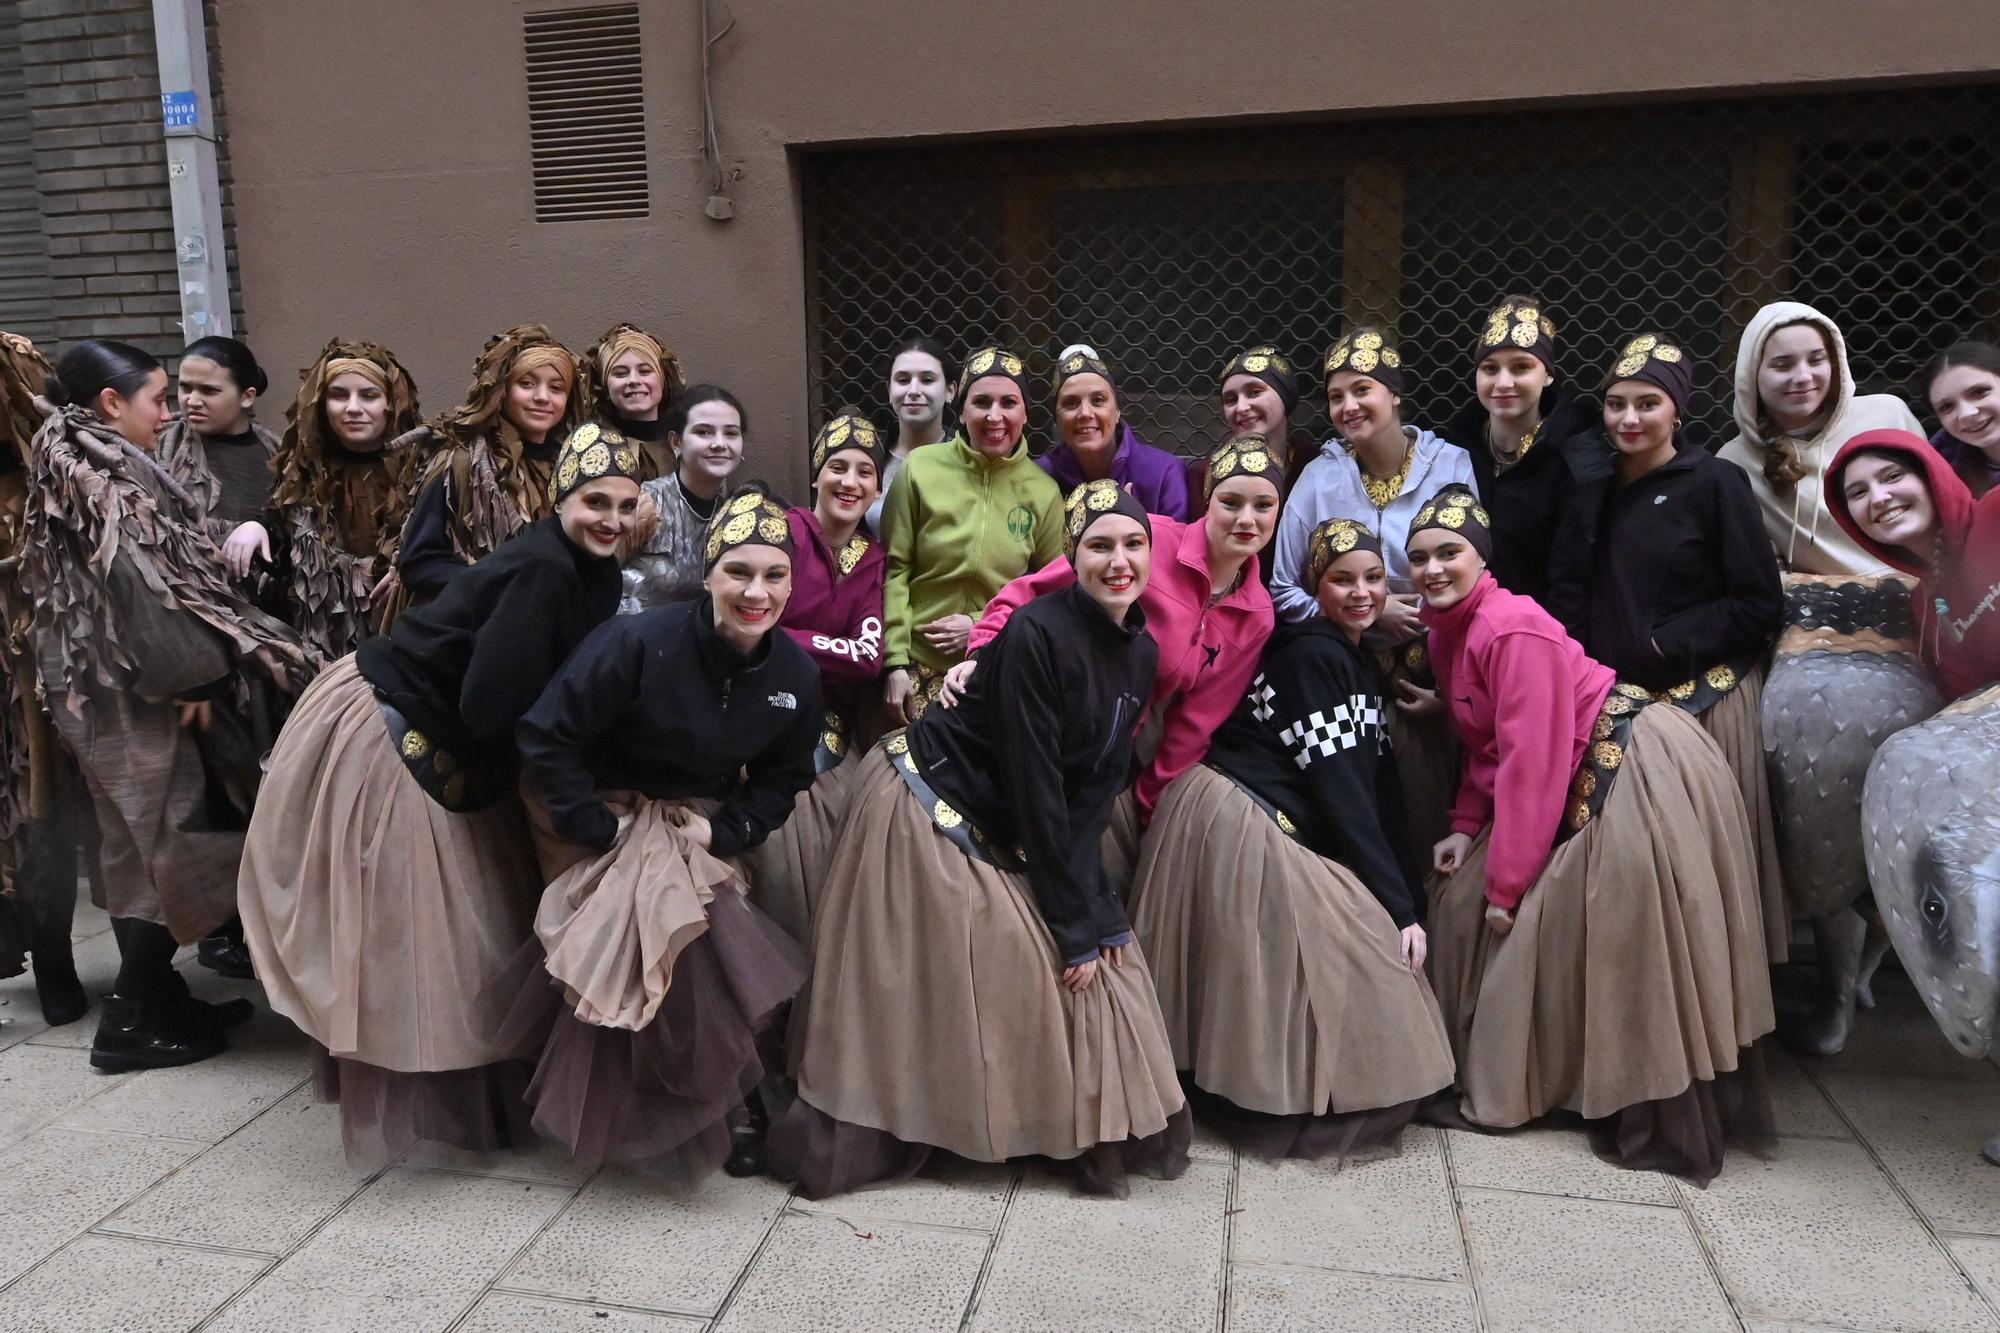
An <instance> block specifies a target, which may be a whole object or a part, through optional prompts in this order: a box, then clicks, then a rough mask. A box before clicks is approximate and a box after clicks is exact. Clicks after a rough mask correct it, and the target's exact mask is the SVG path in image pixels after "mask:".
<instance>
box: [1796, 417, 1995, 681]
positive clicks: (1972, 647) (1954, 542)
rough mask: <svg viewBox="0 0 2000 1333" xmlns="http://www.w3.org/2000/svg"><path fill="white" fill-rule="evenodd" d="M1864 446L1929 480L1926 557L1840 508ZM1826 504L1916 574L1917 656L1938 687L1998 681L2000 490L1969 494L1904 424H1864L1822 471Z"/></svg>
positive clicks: (1860, 536) (1875, 549) (1877, 550)
mask: <svg viewBox="0 0 2000 1333" xmlns="http://www.w3.org/2000/svg"><path fill="white" fill-rule="evenodd" d="M1863 450H1874V451H1877V452H1883V453H1895V454H1900V455H1902V456H1903V457H1904V458H1905V459H1907V460H1908V461H1909V467H1910V470H1911V471H1912V472H1915V473H1917V474H1918V475H1919V476H1921V477H1923V478H1924V480H1925V481H1926V482H1927V483H1928V484H1929V486H1930V492H1931V503H1932V504H1933V505H1935V506H1936V508H1937V517H1938V540H1937V548H1936V552H1935V554H1934V555H1932V556H1931V557H1930V558H1928V559H1922V558H1919V557H1918V556H1917V555H1915V554H1913V553H1911V552H1910V551H1908V550H1905V549H1904V548H1903V547H1900V546H1884V545H1882V544H1881V543H1880V542H1877V541H1876V540H1874V539H1873V538H1872V537H1870V536H1868V534H1866V533H1865V532H1863V531H1862V530H1861V525H1860V524H1858V523H1856V522H1855V521H1854V516H1853V515H1852V514H1849V513H1848V512H1847V497H1846V496H1845V495H1843V494H1842V493H1841V492H1842V482H1843V479H1844V478H1845V477H1846V475H1847V464H1848V460H1850V459H1852V458H1853V457H1854V455H1856V454H1858V453H1860V452H1862V451H1863ZM1826 507H1827V510H1828V511H1829V512H1830V513H1832V515H1833V517H1834V520H1835V521H1836V522H1838V523H1839V524H1840V526H1841V527H1842V529H1844V530H1845V531H1846V532H1847V535H1848V536H1850V537H1852V538H1854V540H1855V541H1857V542H1859V543H1860V544H1861V546H1862V547H1863V548H1864V549H1865V550H1867V551H1868V552H1869V553H1871V554H1872V555H1874V556H1875V557H1876V558H1877V559H1879V560H1881V561H1882V562H1883V563H1884V564H1887V565H1889V566H1891V567H1892V568H1895V569H1899V570H1901V571H1902V572H1903V573H1905V574H1913V575H1915V576H1916V577H1917V578H1918V579H1920V580H1921V583H1920V585H1919V586H1918V588H1917V590H1916V591H1915V592H1914V593H1912V594H1911V597H1910V608H1911V615H1912V618H1913V619H1914V620H1915V621H1916V626H1917V642H1918V645H1919V651H1920V652H1921V653H1922V655H1923V660H1924V661H1925V662H1928V663H1932V664H1934V665H1935V666H1936V667H1937V674H1938V680H1939V682H1940V683H1941V684H1942V685H1943V686H1944V692H1945V693H1946V694H1947V695H1949V696H1950V697H1952V698H1954V699H1956V698H1958V697H1959V696H1960V695H1963V694H1967V693H1970V692H1971V691H1973V690H1976V689H1980V688H1983V687H1984V686H1987V685H1991V684H1993V683H1994V682H1995V681H2000V489H1996V490H1992V491H1988V492H1987V493H1986V495H1985V497H1984V498H1983V499H1979V500H1974V499H1973V498H1972V492H1971V491H1969V490H1967V489H1966V486H1965V483H1964V482H1963V481H1962V480H1960V479H1959V476H1958V474H1957V473H1955V472H1953V471H1952V470H1951V464H1949V463H1947V462H1946V461H1945V460H1944V459H1943V458H1942V457H1941V456H1940V455H1939V454H1938V452H1937V451H1936V450H1935V449H1932V448H1931V447H1930V445H1929V444H1928V443H1927V442H1926V441H1925V440H1924V439H1923V438H1922V437H1921V436H1917V435H1912V434H1911V433H1910V432H1909V431H1906V430H1870V431H1863V432H1862V433H1861V434H1859V435H1857V436H1855V437H1854V438H1853V439H1851V440H1849V441H1848V442H1847V443H1846V444H1844V445H1842V446H1841V447H1840V452H1839V453H1837V454H1835V455H1834V456H1833V464H1832V466H1830V467H1829V468H1827V470H1826Z"/></svg>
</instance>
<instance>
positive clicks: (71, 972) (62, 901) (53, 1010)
mask: <svg viewBox="0 0 2000 1333" xmlns="http://www.w3.org/2000/svg"><path fill="white" fill-rule="evenodd" d="M15 856H16V863H15V869H14V883H15V895H16V898H17V900H18V901H19V903H20V906H21V916H22V919H23V922H24V924H25V925H26V926H27V929H28V960H29V962H30V963H31V964H33V966H34V969H35V999H36V1000H37V1001H38V1002H40V1004H41V1007H42V1020H43V1021H44V1022H46V1023H47V1024H48V1025H49V1026H50V1027H52V1028H59V1027H61V1026H63V1025H64V1024H65V1023H74V1022H76V1020H77V1019H79V1018H82V1017H83V1016H84V1014H85V1013H86V1012H87V1011H88V1010H89V1008H90V996H89V995H88V994H87V993H85V991H84V989H83V982H82V981H80V980H78V978H77V975H76V958H75V955H74V953H73V951H72V946H71V944H70V938H69V931H70V923H71V921H72V920H73V919H74V917H75V914H76V848H75V846H74V845H73V844H72V843H71V842H69V841H67V840H65V839H64V838H62V837H61V836H60V835H59V834H58V832H57V830H56V829H55V828H54V826H53V825H51V824H49V823H48V822H46V821H29V822H27V823H24V824H22V825H21V827H20V828H19V829H18V830H16V834H15Z"/></svg>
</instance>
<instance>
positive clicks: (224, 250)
mask: <svg viewBox="0 0 2000 1333" xmlns="http://www.w3.org/2000/svg"><path fill="white" fill-rule="evenodd" d="M153 42H154V47H155V49H156V52H157V59H158V61H159V68H160V120H161V123H162V124H163V126H164V127H165V129H166V136H167V185H168V188H169V191H170V192H171V194H172V196H173V207H174V260H175V267H176V272H177V274H178V285H179V287H180V297H181V331H182V333H183V334H185V335H186V337H187V340H188V341H189V342H193V341H194V340H195V339H197V338H203V337H207V336H208V335H209V334H212V333H216V334H222V335H224V336H225V337H226V336H228V335H229V334H231V333H233V332H234V328H233V326H232V324H231V321H230V318H229V250H228V246H227V243H226V242H225V240H224V239H223V233H222V182H221V178H220V177H219V176H218V175H217V172H216V166H215V128H216V127H215V108H214V106H213V104H212V103H211V102H210V101H209V93H208V38H207V32H206V30H205V28H204V27H203V25H202V20H201V0H153Z"/></svg>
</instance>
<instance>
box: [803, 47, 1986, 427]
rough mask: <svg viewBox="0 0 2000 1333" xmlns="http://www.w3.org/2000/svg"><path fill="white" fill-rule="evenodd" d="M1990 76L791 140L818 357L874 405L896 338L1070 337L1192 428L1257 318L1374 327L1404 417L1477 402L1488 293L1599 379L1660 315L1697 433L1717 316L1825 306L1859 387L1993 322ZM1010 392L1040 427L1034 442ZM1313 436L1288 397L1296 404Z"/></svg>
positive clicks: (1725, 379) (1731, 319)
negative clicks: (1527, 107) (1383, 340)
mask: <svg viewBox="0 0 2000 1333" xmlns="http://www.w3.org/2000/svg"><path fill="white" fill-rule="evenodd" d="M1996 168H2000V98H1996V96H1995V94H1994V90H1993V89H1992V88H1989V87H1979V88H1958V89H1945V90H1929V91H1921V92H1914V91H1913V92H1899V93H1893V94H1891V93H1879V94H1878V93H1870V94H1865V95H1862V94H1845V95H1839V96H1815V97H1793V98H1784V99H1765V100H1756V101H1741V102H1728V103H1711V104H1703V105H1696V106H1677V107H1664V106H1662V107H1628V108H1615V109H1590V110H1574V111H1537V112H1513V113H1506V114H1494V115H1482V116H1466V117H1458V116H1454V117H1435V118H1426V119H1418V120H1405V121H1345V122H1341V123H1338V124H1324V125H1318V126H1309V127H1291V128H1280V129H1265V128H1260V129H1242V130H1231V131H1201V132H1186V133H1165V134H1151V135H1146V136H1125V137H1118V138H1099V139H1057V140H1040V141H1035V142H1029V143H1020V142H1016V143H1009V144H993V145H983V144H982V145H975V146H954V147H945V148H918V149H891V150H839V151H829V152H823V153H813V154H809V155H808V156H807V157H806V158H805V159H804V162H803V169H804V186H805V218H806V248H807V253H806V262H807V326H808V333H809V352H808V355H809V358H810V365H809V384H810V393H811V400H810V401H811V406H812V410H813V416H814V420H815V421H816V422H817V421H819V420H823V419H824V418H825V417H826V416H828V415H829V414H830V413H831V412H832V411H833V410H834V409H835V408H836V407H837V406H839V405H840V404H843V403H851V404H854V405H857V406H860V407H862V408H863V409H865V410H867V411H868V412H870V413H871V414H873V415H875V416H876V417H877V418H878V419H880V420H882V421H883V422H884V423H885V424H887V422H888V416H887V410H886V408H885V407H884V405H883V401H882V399H883V392H884V389H883V384H884V380H885V378H886V375H887V370H888V349H889V348H890V347H891V346H892V345H893V344H894V343H895V342H896V341H898V340H899V339H901V338H902V337H904V336H906V335H908V334H910V333H929V334H931V335H933V336H936V337H939V338H940V339H941V340H942V341H944V343H945V344H946V345H947V346H949V347H952V348H953V349H955V350H957V349H963V348H966V347H969V346H972V345H975V344H977V343H979V342H981V341H984V340H986V339H988V338H992V339H995V340H997V341H1000V342H1002V343H1004V344H1006V345H1008V346H1011V347H1013V348H1015V349H1016V350H1018V351H1020V352H1021V353H1022V354H1023V355H1025V356H1026V357H1027V360H1028V366H1029V370H1030V371H1031V372H1032V373H1033V374H1034V375H1036V376H1037V377H1039V378H1040V379H1041V382H1042V383H1043V384H1044V385H1046V384H1047V375H1048V371H1049V365H1050V363H1051V362H1052V361H1053V360H1054V358H1055V356H1056V354H1057V352H1058V351H1059V350H1060V349H1061V348H1062V347H1063V346H1064V345H1065V344H1067V343H1070V342H1087V343H1090V344H1092V345H1093V346H1095V347H1096V348H1097V349H1098V351H1099V352H1100V353H1102V354H1103V355H1104V356H1105V357H1106V358H1107V359H1109V361H1110V362H1111V365H1112V367H1113V370H1114V373H1115V374H1116V375H1117V378H1118V387H1119V396H1120V399H1121V401H1122V405H1123V409H1124V412H1125V415H1126V417H1127V419H1128V420H1130V421H1131V423H1132V425H1133V428H1134V429H1135V430H1137V431H1138V432H1139V433H1140V435H1142V436H1143V437H1145V438H1147V439H1148V440H1150V441H1152V442H1153V443H1155V444H1157V445H1160V446H1161V447H1163V448H1169V449H1173V450H1176V451H1177V452H1180V453H1196V452H1200V451H1202V450H1205V449H1207V448H1209V447H1211V446H1212V445H1213V444H1214V443H1215V442H1217V441H1218V440H1219V439H1220V438H1221V435H1222V432H1223V426H1222V422H1221V415H1220V409H1219V406H1218V402H1217V390H1218V386H1217V384H1216V382H1215V375H1216V372H1217V371H1218V370H1219V369H1220V368H1221V366H1222V364H1223V362H1224V360H1225V359H1226V358H1227V357H1228V355H1229V354H1230V353H1231V352H1232V351H1234V350H1235V349H1237V348H1239V347H1242V346H1244V345H1247V344H1249V343H1253V342H1260V341H1270V342H1274V343H1276V344H1277V345H1278V347H1279V348H1280V349H1281V350H1283V351H1284V352H1286V353H1287V354H1288V355H1291V356H1293V357H1295V358H1296V359H1297V361H1298V364H1300V365H1301V366H1305V367H1308V368H1313V369H1315V370H1316V369H1317V367H1318V366H1319V364H1320V361H1321V358H1322V357H1323V356H1324V355H1325V352H1326V349H1327V347H1328V345H1329V344H1330V343H1331V342H1332V341H1333V339H1334V338H1335V337H1336V336H1338V333H1339V332H1340V331H1341V330H1342V329H1343V328H1345V327H1346V325H1347V324H1348V323H1349V322H1351V321H1353V320H1357V319H1364V318H1365V319H1372V320H1376V321H1380V322H1383V323H1386V324H1391V325H1393V326H1394V327H1395V329H1396V331H1397V334H1398V337H1399V339H1400V340H1401V343H1402V348H1403V354H1404V355H1403V359H1404V365H1405V367H1406V368H1407V369H1408V371H1409V372H1410V379H1411V386H1410V391H1409V393H1408V394H1407V395H1406V397H1405V405H1404V419H1405V420H1406V421H1411V422H1417V423H1421V424H1424V425H1428V426H1431V427H1433V428H1440V429H1441V428H1442V427H1443V426H1444V425H1445V423H1446V422H1447V421H1448V420H1449V418H1450V417H1451V416H1452V415H1453V414H1454V413H1455V412H1457V411H1459V410H1460V409H1462V408H1463V407H1464V405H1465V404H1467V403H1468V402H1470V401H1471V399H1472V387H1471V379H1472V366H1471V364H1470V355H1471V348H1472V343H1473V339H1474V337H1475V336H1476V334H1477V332H1478V328H1479V326H1480V324H1481V323H1482V322H1483V317H1484V315H1485V312H1486V311H1487V309H1488V308H1489V307H1490V306H1492V305H1493V304H1495V303H1496V302H1498V301H1499V300H1500V299H1501V298H1502V297H1503V296H1505V295H1507V294H1508V293H1509V292H1511V291H1515V290H1524V291H1527V292H1531V293H1534V294H1536V295H1539V296H1540V297H1541V298H1542V299H1543V301H1544V303H1545V308H1546V309H1548V310H1549V311H1550V312H1551V313H1552V315H1553V316H1554V318H1555V320H1556V322H1557V338H1558V342H1557V349H1558V361H1559V373H1561V374H1563V375H1566V376H1568V377H1570V378H1571V379H1572V381H1573V382H1575V383H1577V384H1579V385H1580V386H1582V387H1583V388H1585V389H1588V390H1592V391H1594V390H1596V389H1597V388H1598V387H1599V384H1600V381H1601V378H1602V375H1603V370H1604V367H1605V366H1606V365H1607V364H1608V363H1609V361H1610V359H1611V356H1612V353H1613V350H1614V346H1613V345H1614V343H1615V342H1616V341H1617V340H1618V339H1620V338H1621V337H1623V336H1626V335H1628V334H1630V333H1634V332H1638V331H1640V330H1643V329H1649V328H1657V329H1659V330H1661V331H1663V332H1665V333H1668V334H1670V335H1672V336H1674V337H1675V338H1677V339H1679V340H1680V341H1681V343H1682V345H1683V346H1684V347H1686V348H1687V349H1688V351H1689V352H1690V353H1691V354H1692V355H1693V356H1694V357H1695V358H1696V359H1697V363H1698V374H1697V378H1696V384H1697V391H1696V393H1695V396H1694V400H1693V402H1692V403H1691V405H1690V407H1691V412H1690V416H1691V422H1690V424H1691V426H1692V427H1693V428H1694V430H1693V435H1694V438H1696V439H1703V438H1704V436H1705V437H1706V438H1705V443H1707V444H1708V445H1709V447H1711V448H1712V447H1715V446H1716V445H1719V444H1720V443H1721V442H1722V441H1724V440H1726V439H1727V438H1728V437H1729V435H1730V434H1732V433H1733V429H1734V428H1733V426H1732V425H1731V422H1730V396H1731V390H1730V379H1731V375H1732V372H1733V367H1734V360H1735V349H1736V343H1737V340H1738V337H1739V336H1740V334H1741V331H1742V328H1743V326H1744V324H1745V322H1746V321H1747V320H1748V319H1749V317H1750V316H1751V315H1752V314H1753V313H1754V312H1755V311H1756V309H1757V308H1758V307H1759V306H1760V305H1762V304H1764V303H1765V302H1767V301H1772V300H1777V299H1780V298H1792V299H1797V300H1802V301H1807V302H1810V303H1812V304H1814V305H1816V306H1818V307H1819V308H1820V309H1822V310H1824V311H1826V312H1827V313H1828V314H1829V315H1831V316H1832V317H1833V318H1834V319H1835V320H1836V321H1837V322H1838V323H1839V324H1840V326H1841V328H1842V330H1843V332H1844V333H1845V334H1846V337H1847V341H1848V345H1849V349H1850V355H1851V360H1852V365H1853V370H1854V375H1855V379H1856V381H1857V382H1858V383H1859V385H1860V386H1861V389H1862V391H1864V392H1894V393H1899V394H1904V395H1906V396H1909V397H1910V398H1911V399H1912V401H1913V406H1915V407H1916V408H1917V410H1918V414H1919V415H1920V416H1924V417H1926V418H1927V417H1928V409H1927V407H1926V406H1925V405H1924V404H1923V403H1922V401H1921V399H1922V386H1921V385H1916V384H1915V383H1914V379H1915V376H1916V374H1917V370H1918V368H1919V366H1920V365H1921V364H1922V362H1923V361H1924V359H1925V358H1927V357H1928V356H1929V355H1930V354H1931V353H1932V352H1934V351H1936V350H1938V349H1940V348H1942V347H1944V346H1945V345H1947V344H1949V343H1951V342H1953V341H1955V340H1957V339H1959V338H1963V337H1981V338H1994V337H1995V336H1996V335H2000V207H1996V205H2000V198H1996V192H2000V170H1996ZM1039 397H1040V401H1036V402H1034V403H1032V404H1031V410H1030V415H1029V432H1030V438H1031V440H1033V441H1034V443H1035V447H1036V448H1037V450H1040V449H1042V448H1045V447H1046V446H1047V444H1048V443H1049V442H1050V441H1052V440H1053V439H1054V438H1055V423H1054V419H1053V411H1052V407H1051V404H1050V402H1049V401H1048V400H1047V395H1046V394H1044V395H1040V396H1039ZM1294 425H1296V426H1302V427H1304V428H1305V429H1307V430H1308V431H1310V432H1311V433H1312V434H1313V435H1314V436H1315V438H1323V437H1324V435H1325V434H1326V420H1325V412H1324V407H1323V405H1322V404H1321V403H1320V402H1319V401H1318V396H1317V395H1308V397H1307V399H1306V401H1305V402H1304V403H1302V404H1301V406H1300V408H1299V411H1298V412H1297V413H1296V414H1295V416H1294Z"/></svg>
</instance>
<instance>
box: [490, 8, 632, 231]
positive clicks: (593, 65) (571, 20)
mask: <svg viewBox="0 0 2000 1333" xmlns="http://www.w3.org/2000/svg"><path fill="white" fill-rule="evenodd" d="M521 26H522V29H523V36H524V38H525V40H526V46H527V57H528V62H527V63H528V142H529V148H530V152H531V155H532V160H533V164H534V176H535V220H536V221H537V222H581V221H586V220H590V219H596V218H642V217H645V216H646V214H647V212H648V210H649V209H650V207H651V203H652V190H651V185H650V182H649V180H648V177H647V166H646V109H645V97H644V84H643V82H642V79H641V76H640V68H639V7H638V6H637V5H602V6H597V7H594V8H590V9H560V10H553V11H549V12H545V13H539V14H525V15H523V16H522V18H521Z"/></svg>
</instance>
